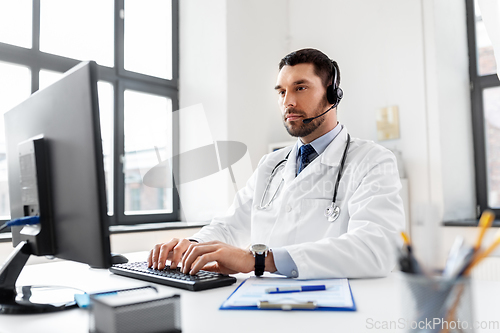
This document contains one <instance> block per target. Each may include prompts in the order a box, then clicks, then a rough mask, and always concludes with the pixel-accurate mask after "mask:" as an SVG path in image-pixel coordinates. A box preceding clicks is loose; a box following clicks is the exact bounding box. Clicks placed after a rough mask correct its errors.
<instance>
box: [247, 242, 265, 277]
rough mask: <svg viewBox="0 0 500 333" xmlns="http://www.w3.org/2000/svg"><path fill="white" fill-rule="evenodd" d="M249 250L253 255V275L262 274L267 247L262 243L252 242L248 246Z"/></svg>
mask: <svg viewBox="0 0 500 333" xmlns="http://www.w3.org/2000/svg"><path fill="white" fill-rule="evenodd" d="M250 251H251V252H252V254H253V256H254V257H255V276H261V275H262V274H264V269H265V267H266V257H267V252H269V248H268V247H267V245H264V244H253V245H252V246H251V247H250Z"/></svg>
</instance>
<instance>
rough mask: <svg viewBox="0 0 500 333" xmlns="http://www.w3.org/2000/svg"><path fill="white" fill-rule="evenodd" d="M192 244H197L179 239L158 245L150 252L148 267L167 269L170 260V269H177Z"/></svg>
mask: <svg viewBox="0 0 500 333" xmlns="http://www.w3.org/2000/svg"><path fill="white" fill-rule="evenodd" d="M191 244H196V242H191V241H190V240H188V239H178V238H173V239H172V240H170V242H168V243H162V244H156V245H155V247H154V248H153V249H152V250H151V251H150V252H149V256H148V267H153V268H154V269H160V270H161V269H163V268H165V265H166V261H167V260H170V268H176V267H177V264H179V262H180V261H181V259H182V257H183V255H184V253H185V252H186V250H187V249H188V248H189V246H190V245H191Z"/></svg>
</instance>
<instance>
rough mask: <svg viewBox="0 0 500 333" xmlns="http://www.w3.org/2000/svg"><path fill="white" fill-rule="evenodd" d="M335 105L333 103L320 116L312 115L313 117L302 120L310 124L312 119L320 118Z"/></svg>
mask: <svg viewBox="0 0 500 333" xmlns="http://www.w3.org/2000/svg"><path fill="white" fill-rule="evenodd" d="M334 106H335V105H332V106H331V107H330V108H329V109H328V110H326V111H325V112H323V113H322V114H320V115H319V116H316V117H312V118H306V119H303V120H302V122H303V123H304V124H309V123H310V122H311V121H313V120H314V119H316V118H319V117H321V116H322V115H324V114H326V113H327V112H328V111H330V110H331V109H333V107H334Z"/></svg>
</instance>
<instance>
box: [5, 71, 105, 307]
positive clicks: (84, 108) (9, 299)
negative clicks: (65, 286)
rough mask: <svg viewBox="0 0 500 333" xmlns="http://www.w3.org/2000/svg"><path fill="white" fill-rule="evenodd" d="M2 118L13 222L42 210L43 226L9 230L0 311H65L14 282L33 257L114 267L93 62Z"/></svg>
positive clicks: (32, 290)
mask: <svg viewBox="0 0 500 333" xmlns="http://www.w3.org/2000/svg"><path fill="white" fill-rule="evenodd" d="M4 117H5V133H6V142H7V160H8V176H9V195H10V209H11V216H12V219H14V218H19V217H24V216H35V215H39V217H40V224H38V225H33V226H19V227H12V229H11V230H12V242H13V245H14V246H16V249H15V250H14V252H13V253H12V255H11V256H10V257H9V258H8V259H7V262H6V263H5V264H4V266H2V268H1V270H0V313H32V312H45V311H56V310H60V309H65V308H67V307H68V306H70V305H72V303H71V302H70V303H67V304H58V305H57V304H48V305H46V306H44V305H43V304H33V302H32V301H31V300H30V299H34V297H32V293H34V292H35V291H36V290H35V289H33V288H32V289H27V287H22V288H19V287H18V288H17V289H16V288H15V286H14V285H15V280H16V279H17V276H18V275H19V273H20V271H21V270H22V267H23V266H24V264H25V262H26V260H27V259H28V257H29V255H31V254H33V255H53V256H55V257H58V258H62V259H68V260H73V261H78V262H82V263H87V264H89V265H91V266H92V267H99V268H108V267H110V266H111V255H110V242H109V218H108V215H107V204H106V191H105V179H104V166H103V154H102V144H101V131H100V120H99V105H98V96H97V65H96V63H95V62H84V63H81V64H79V65H77V66H76V67H74V68H72V69H71V70H69V71H68V72H66V73H65V74H64V76H63V77H62V78H61V79H60V80H59V81H57V82H55V83H54V84H52V85H51V86H49V87H47V88H45V89H43V90H40V91H37V92H36V93H34V94H33V95H31V96H30V97H29V98H28V99H27V100H25V101H24V102H22V103H21V104H19V105H18V106H16V107H15V108H13V109H12V110H10V111H8V112H7V113H6V114H5V116H4ZM6 281H7V282H6ZM57 290H58V291H57V292H56V291H55V293H58V294H60V289H57ZM43 292H44V294H45V295H49V296H50V292H49V293H47V289H43ZM70 294H71V292H70ZM71 301H72V300H71ZM49 303H50V302H49Z"/></svg>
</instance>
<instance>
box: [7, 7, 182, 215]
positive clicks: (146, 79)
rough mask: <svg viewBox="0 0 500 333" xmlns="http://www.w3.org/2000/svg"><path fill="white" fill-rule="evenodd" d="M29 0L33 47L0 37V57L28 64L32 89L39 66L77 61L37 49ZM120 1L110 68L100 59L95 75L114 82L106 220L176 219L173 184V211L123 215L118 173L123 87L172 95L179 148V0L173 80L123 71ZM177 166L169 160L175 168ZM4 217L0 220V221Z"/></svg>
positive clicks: (55, 67) (62, 67) (59, 67)
mask: <svg viewBox="0 0 500 333" xmlns="http://www.w3.org/2000/svg"><path fill="white" fill-rule="evenodd" d="M32 1H33V13H32V22H33V24H32V47H31V48H24V47H19V46H15V45H11V44H5V43H1V42H0V61H3V62H6V63H12V64H17V65H22V66H26V67H28V68H29V69H30V70H31V92H32V93H33V92H35V91H37V90H38V89H39V73H40V70H50V71H55V72H60V73H64V72H66V71H67V70H69V69H70V68H72V67H74V66H76V65H77V64H78V63H80V60H77V59H72V58H67V57H63V56H59V55H55V54H49V53H45V52H41V51H40V0H32ZM124 6H125V3H124V0H114V17H113V20H114V67H112V68H111V67H107V66H102V65H99V64H98V80H99V81H104V82H107V83H109V84H111V85H112V86H113V91H114V110H113V116H114V120H113V122H114V124H113V127H114V128H113V142H114V143H113V145H114V146H113V152H114V153H113V177H114V179H113V191H114V195H113V215H112V216H109V221H110V225H132V224H144V223H155V222H176V221H179V207H180V205H179V195H178V193H177V190H176V188H175V187H174V189H173V198H172V208H173V212H172V213H165V214H134V215H125V213H124V212H125V192H124V191H125V176H124V173H123V172H122V168H123V165H122V160H123V158H122V156H124V122H123V121H124V91H125V89H132V90H136V91H139V92H144V93H150V94H153V95H158V96H162V97H166V98H169V99H171V100H172V112H173V113H172V130H173V133H172V149H173V155H174V156H175V155H177V154H178V152H179V124H178V119H179V117H178V116H177V114H176V112H177V110H178V109H179V89H178V77H179V2H178V0H172V79H170V80H169V79H163V78H159V77H153V76H149V75H145V74H141V73H135V72H131V71H128V70H125V69H124V67H123V65H124V19H123V16H124V15H123V13H124ZM178 167H179V165H178V164H177V165H173V169H174V172H176V171H177V170H178ZM2 222H5V220H3V221H0V223H2Z"/></svg>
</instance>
